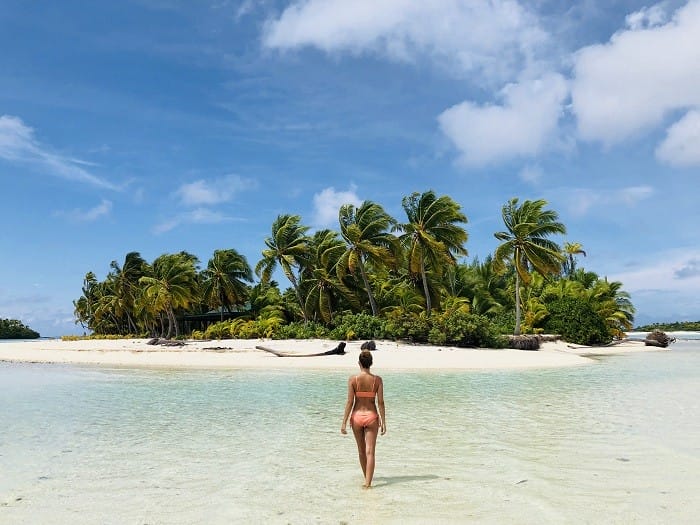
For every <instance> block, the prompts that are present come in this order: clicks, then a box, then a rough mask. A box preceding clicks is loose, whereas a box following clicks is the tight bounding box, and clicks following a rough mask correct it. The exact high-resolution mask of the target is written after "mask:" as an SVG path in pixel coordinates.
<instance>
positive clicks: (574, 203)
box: [556, 186, 654, 217]
mask: <svg viewBox="0 0 700 525" xmlns="http://www.w3.org/2000/svg"><path fill="white" fill-rule="evenodd" d="M556 194H557V199H561V200H562V201H563V202H564V205H565V207H566V210H567V213H568V214H570V215H573V216H578V217H581V216H584V215H586V214H587V213H588V212H589V211H591V209H593V208H601V207H603V208H609V207H610V206H618V205H620V204H624V205H625V206H627V207H630V208H632V207H634V206H636V205H637V203H639V202H641V201H643V200H646V199H648V198H649V197H651V196H652V195H653V194H654V189H653V188H652V187H650V186H629V187H626V188H622V189H619V190H606V191H594V190H589V189H582V188H576V189H570V190H566V189H561V188H560V189H557V190H556Z"/></svg>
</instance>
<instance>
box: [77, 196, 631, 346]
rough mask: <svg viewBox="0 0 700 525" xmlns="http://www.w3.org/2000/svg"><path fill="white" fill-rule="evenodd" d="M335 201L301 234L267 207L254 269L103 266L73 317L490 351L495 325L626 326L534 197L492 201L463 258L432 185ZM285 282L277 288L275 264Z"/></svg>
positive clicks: (156, 327)
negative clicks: (472, 249)
mask: <svg viewBox="0 0 700 525" xmlns="http://www.w3.org/2000/svg"><path fill="white" fill-rule="evenodd" d="M401 204H402V207H403V212H404V214H405V216H402V217H398V218H397V217H392V216H390V215H389V214H388V213H387V212H386V211H385V209H384V208H383V207H382V206H381V205H380V204H378V203H376V202H373V201H369V200H368V201H365V202H363V203H362V204H360V205H359V206H355V205H353V204H345V205H342V206H340V208H339V210H338V227H337V229H323V230H317V231H313V232H311V229H310V227H309V226H307V225H305V224H304V223H303V220H302V217H301V216H299V215H293V214H281V215H279V216H278V217H276V218H275V219H274V220H273V221H272V226H271V230H270V235H269V236H268V237H267V238H266V239H264V248H263V249H262V251H261V256H260V259H259V261H258V262H257V263H256V264H255V266H254V268H253V267H251V266H250V265H249V262H248V261H247V260H246V258H245V257H244V256H242V255H241V254H240V253H239V252H238V251H236V250H235V249H234V248H231V247H229V248H225V249H219V250H215V251H214V253H213V254H212V256H211V258H210V259H209V260H208V261H207V262H206V264H205V265H203V264H202V263H201V262H200V260H199V259H198V258H197V257H196V256H194V255H192V254H190V253H187V252H179V253H166V254H162V255H160V256H159V257H157V258H156V259H155V260H153V261H151V262H149V261H146V260H144V258H143V257H141V255H140V254H139V253H137V252H131V253H128V254H127V255H126V257H125V259H124V262H123V263H121V264H119V263H117V262H116V261H113V262H112V263H111V264H110V270H109V272H108V273H107V275H106V277H105V279H104V280H99V279H98V278H97V276H96V274H95V273H94V272H92V271H88V272H87V273H86V274H85V278H84V280H83V286H82V294H81V295H80V297H79V298H78V299H76V300H75V301H74V306H75V316H76V322H78V323H80V324H81V325H83V327H84V328H85V329H87V330H90V331H91V332H92V333H93V334H95V335H98V336H108V335H122V336H127V335H148V336H160V337H168V338H170V337H195V338H228V337H232V338H259V337H266V338H310V337H331V338H334V339H344V340H350V339H369V338H384V339H394V340H408V341H413V342H423V343H432V344H449V345H458V346H489V347H498V346H503V345H504V344H506V343H505V339H504V337H503V336H504V335H506V334H538V333H545V332H546V333H556V334H559V335H561V336H562V337H564V338H565V339H567V340H569V341H572V342H579V343H586V344H605V343H608V342H610V341H611V340H612V339H613V338H618V337H622V336H623V334H624V332H625V331H628V330H630V329H631V328H632V326H633V321H634V307H633V305H632V303H631V302H630V298H629V295H628V294H627V293H626V292H625V291H624V290H623V288H622V283H619V282H615V281H613V282H610V281H608V280H607V278H605V277H599V276H598V275H597V274H596V273H594V272H592V271H588V270H586V269H585V268H583V267H582V266H581V265H580V264H579V262H580V261H579V257H581V256H585V255H586V252H585V251H584V250H583V245H582V244H581V243H578V242H568V241H566V240H564V239H562V238H561V237H562V236H563V235H564V234H565V233H566V227H565V225H564V224H562V223H561V222H559V217H558V214H557V213H556V212H555V211H554V210H551V209H548V207H547V202H546V201H544V200H524V201H522V202H521V201H520V200H519V199H517V198H513V199H510V200H509V201H508V202H506V203H505V204H504V205H503V207H502V208H501V218H502V220H503V225H504V228H503V230H502V231H498V232H495V233H494V235H495V237H496V239H498V241H500V244H499V245H498V246H497V248H496V250H495V252H494V253H493V254H489V255H487V256H486V257H485V258H484V259H483V260H480V259H479V258H476V257H475V258H472V259H470V260H469V259H468V258H467V253H468V252H467V246H466V243H467V240H468V232H467V230H466V225H467V223H468V219H467V216H466V214H465V213H464V212H463V210H462V207H461V206H460V205H459V204H458V203H457V202H455V201H454V200H453V199H452V198H450V197H449V196H446V195H442V196H439V195H437V194H436V193H435V192H434V191H432V190H428V191H425V192H423V193H412V194H411V195H409V196H407V197H404V198H403V199H402V201H401ZM277 271H279V272H280V276H281V277H283V278H284V279H286V281H288V283H289V285H288V286H287V287H281V286H280V285H279V283H278V282H277V281H275V280H274V279H273V277H274V276H275V275H276V272H277Z"/></svg>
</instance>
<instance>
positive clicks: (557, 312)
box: [544, 297, 612, 345]
mask: <svg viewBox="0 0 700 525" xmlns="http://www.w3.org/2000/svg"><path fill="white" fill-rule="evenodd" d="M547 310H548V311H549V316H548V317H547V320H546V321H545V324H544V329H545V330H546V331H547V333H551V334H558V335H560V336H561V337H562V338H563V339H564V340H565V341H568V342H570V343H575V344H580V345H601V344H607V343H609V342H610V341H612V335H611V334H610V332H609V330H608V327H607V326H606V324H605V320H604V319H602V318H601V317H600V316H599V315H598V314H597V313H596V312H595V311H594V310H593V308H592V307H591V305H590V304H588V303H587V302H586V301H585V300H583V299H579V298H576V297H564V298H561V299H555V300H553V301H551V302H548V303H547Z"/></svg>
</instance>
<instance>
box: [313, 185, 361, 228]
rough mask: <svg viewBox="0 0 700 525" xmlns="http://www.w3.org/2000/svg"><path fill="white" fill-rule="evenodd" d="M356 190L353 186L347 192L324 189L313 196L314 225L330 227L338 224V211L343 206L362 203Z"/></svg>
mask: <svg viewBox="0 0 700 525" xmlns="http://www.w3.org/2000/svg"><path fill="white" fill-rule="evenodd" d="M356 190H357V188H356V187H355V186H354V185H353V186H350V189H349V190H347V191H335V188H326V189H324V190H323V191H321V192H320V193H316V194H315V195H314V225H316V226H319V227H322V226H332V225H336V226H337V224H338V211H339V210H340V207H341V206H342V205H343V204H353V205H355V206H359V205H360V204H362V201H361V200H360V198H359V197H358V196H357V193H356Z"/></svg>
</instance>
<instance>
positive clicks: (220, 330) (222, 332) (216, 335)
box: [204, 321, 231, 339]
mask: <svg viewBox="0 0 700 525" xmlns="http://www.w3.org/2000/svg"><path fill="white" fill-rule="evenodd" d="M230 337H231V322H230V321H221V322H218V323H214V324H211V325H209V326H208V327H207V329H206V330H205V331H204V338H205V339H228V338H230Z"/></svg>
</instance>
